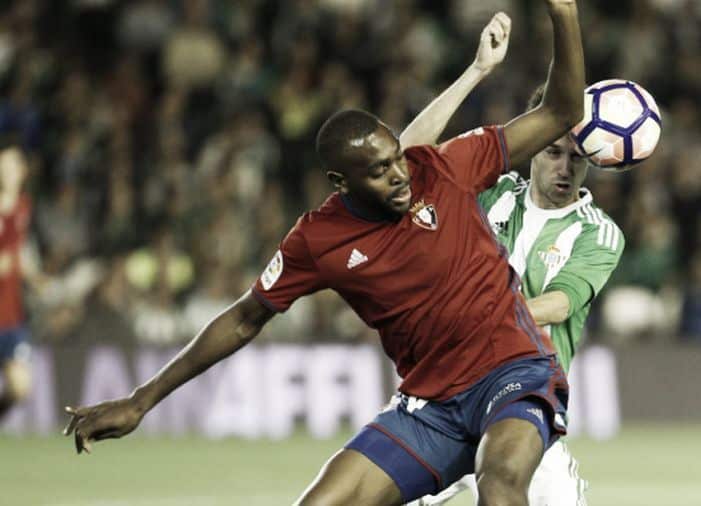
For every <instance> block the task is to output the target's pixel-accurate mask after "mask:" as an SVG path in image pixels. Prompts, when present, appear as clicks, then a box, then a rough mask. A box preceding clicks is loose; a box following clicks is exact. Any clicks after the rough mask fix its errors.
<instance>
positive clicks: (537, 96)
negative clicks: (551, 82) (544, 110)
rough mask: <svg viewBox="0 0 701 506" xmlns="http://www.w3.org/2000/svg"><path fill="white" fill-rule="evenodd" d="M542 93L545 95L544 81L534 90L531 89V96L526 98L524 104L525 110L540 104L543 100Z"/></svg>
mask: <svg viewBox="0 0 701 506" xmlns="http://www.w3.org/2000/svg"><path fill="white" fill-rule="evenodd" d="M544 95H545V83H543V84H541V85H540V86H538V87H537V88H536V89H535V90H533V93H531V97H530V98H529V99H528V104H527V105H526V112H528V111H530V110H532V109H535V108H536V107H538V106H539V105H540V103H541V102H542V101H543V96H544Z"/></svg>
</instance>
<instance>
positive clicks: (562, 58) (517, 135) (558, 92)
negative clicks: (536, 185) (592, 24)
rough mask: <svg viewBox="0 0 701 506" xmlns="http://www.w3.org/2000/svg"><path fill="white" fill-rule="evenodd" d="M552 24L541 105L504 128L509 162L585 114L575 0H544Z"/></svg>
mask: <svg viewBox="0 0 701 506" xmlns="http://www.w3.org/2000/svg"><path fill="white" fill-rule="evenodd" d="M545 3H546V4H547V7H548V12H549V15H550V18H551V19H552V24H553V60H552V63H551V65H550V72H549V74H548V80H547V82H546V84H545V95H544V96H543V101H542V102H541V104H540V106H538V107H536V108H535V109H532V110H531V111H529V112H527V113H525V114H522V115H521V116H519V117H517V118H515V119H513V120H511V121H510V122H509V123H507V124H506V127H505V128H504V135H505V137H506V144H507V147H508V149H509V156H510V159H511V165H512V166H516V165H519V164H521V163H523V162H525V161H527V160H529V159H530V158H531V157H532V156H533V155H535V154H536V153H537V152H539V151H541V150H542V149H543V148H545V147H546V146H547V145H548V144H550V143H551V142H553V141H554V140H555V139H557V138H559V137H562V136H563V135H564V134H566V133H567V131H568V130H569V129H570V128H572V127H573V126H574V125H576V124H577V122H579V121H580V120H581V118H582V115H583V114H584V94H583V90H584V86H585V83H584V53H583V50H582V37H581V34H580V30H579V21H578V17H577V3H576V2H575V0H545Z"/></svg>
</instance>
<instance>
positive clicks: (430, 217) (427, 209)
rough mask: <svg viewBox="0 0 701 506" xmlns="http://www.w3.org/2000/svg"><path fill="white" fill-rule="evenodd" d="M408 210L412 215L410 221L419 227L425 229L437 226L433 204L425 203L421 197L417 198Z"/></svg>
mask: <svg viewBox="0 0 701 506" xmlns="http://www.w3.org/2000/svg"><path fill="white" fill-rule="evenodd" d="M409 212H410V213H411V215H412V218H411V221H413V222H414V223H416V224H417V225H418V226H420V227H421V228H425V229H427V230H436V229H437V228H438V213H436V208H435V207H433V204H426V203H425V202H424V201H423V199H421V200H419V201H418V202H417V203H415V204H414V205H413V206H411V209H409Z"/></svg>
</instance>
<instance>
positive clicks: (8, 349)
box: [0, 325, 29, 364]
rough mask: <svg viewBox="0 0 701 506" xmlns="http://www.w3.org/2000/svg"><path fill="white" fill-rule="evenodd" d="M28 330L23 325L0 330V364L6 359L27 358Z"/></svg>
mask: <svg viewBox="0 0 701 506" xmlns="http://www.w3.org/2000/svg"><path fill="white" fill-rule="evenodd" d="M28 355H29V330H28V329H27V327H25V326H23V325H22V326H19V327H15V328H12V329H4V330H0V364H2V363H3V362H7V361H8V360H15V359H28V358H29V357H28Z"/></svg>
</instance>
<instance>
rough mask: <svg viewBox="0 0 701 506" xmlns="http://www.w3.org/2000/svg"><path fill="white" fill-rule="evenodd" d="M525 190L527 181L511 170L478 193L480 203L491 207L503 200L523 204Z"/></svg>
mask: <svg viewBox="0 0 701 506" xmlns="http://www.w3.org/2000/svg"><path fill="white" fill-rule="evenodd" d="M527 188H528V181H527V180H526V179H524V178H523V177H521V175H520V174H519V173H518V172H516V171H515V170H512V171H511V172H507V173H506V174H502V175H501V176H499V179H497V182H496V183H495V184H494V186H492V187H491V188H487V189H486V190H485V191H483V192H482V193H480V196H479V198H480V202H481V203H482V205H484V206H487V207H491V205H492V204H496V203H497V201H504V200H505V199H508V200H509V201H513V202H514V204H516V203H517V202H520V203H521V204H523V200H524V198H525V195H526V189H527Z"/></svg>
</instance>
